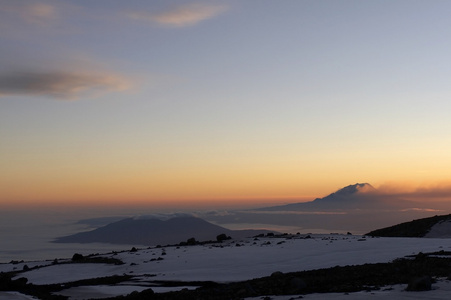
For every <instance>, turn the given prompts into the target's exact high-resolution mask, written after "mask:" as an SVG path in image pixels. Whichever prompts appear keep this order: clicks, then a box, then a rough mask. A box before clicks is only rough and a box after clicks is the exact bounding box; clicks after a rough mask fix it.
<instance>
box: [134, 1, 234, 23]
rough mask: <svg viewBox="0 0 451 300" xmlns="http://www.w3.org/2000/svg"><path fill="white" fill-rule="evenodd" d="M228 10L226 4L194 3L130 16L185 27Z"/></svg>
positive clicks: (135, 13)
mask: <svg viewBox="0 0 451 300" xmlns="http://www.w3.org/2000/svg"><path fill="white" fill-rule="evenodd" d="M226 10H227V7H226V6H225V5H214V4H200V3H192V4H187V5H180V6H177V7H174V8H173V9H170V10H167V11H164V12H161V13H157V14H153V13H148V12H131V13H129V14H128V16H129V17H130V18H132V19H135V20H142V21H151V22H155V23H158V24H160V25H163V26H171V27H185V26H191V25H195V24H197V23H199V22H201V21H204V20H207V19H210V18H213V17H215V16H217V15H219V14H221V13H223V12H224V11H226Z"/></svg>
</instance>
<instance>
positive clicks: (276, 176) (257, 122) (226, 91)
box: [0, 0, 451, 204]
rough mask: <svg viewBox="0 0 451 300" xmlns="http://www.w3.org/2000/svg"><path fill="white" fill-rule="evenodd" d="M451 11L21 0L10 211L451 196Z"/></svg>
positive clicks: (6, 97)
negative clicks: (374, 191)
mask: <svg viewBox="0 0 451 300" xmlns="http://www.w3.org/2000/svg"><path fill="white" fill-rule="evenodd" d="M450 8H451V4H450V3H449V2H448V1H336V0H335V1H284V2H279V1H193V2H191V1H149V2H147V1H25V0H24V1H4V2H2V3H1V4H0V32H1V33H0V42H1V44H2V49H1V51H0V65H1V66H2V68H1V70H0V139H1V141H2V142H1V145H0V164H1V166H2V170H3V171H2V172H1V174H0V179H1V180H0V182H1V183H0V187H1V188H2V190H3V191H4V193H2V194H3V195H2V196H1V198H0V201H1V202H4V203H6V202H10V201H14V202H17V203H30V202H33V203H40V202H43V201H50V202H71V201H72V202H73V201H88V202H92V201H99V202H101V203H104V202H108V203H116V202H121V201H125V200H126V199H128V200H130V201H135V202H146V203H160V204H161V202H163V203H166V202H165V201H174V203H176V201H194V200H199V201H201V200H202V201H223V200H225V199H227V200H230V199H260V200H261V199H265V198H270V199H282V200H283V201H286V200H284V199H292V198H298V199H301V198H303V197H307V198H308V197H316V196H323V195H325V194H328V193H329V192H332V191H334V190H336V189H338V188H340V187H342V186H346V185H348V184H352V183H355V182H370V183H372V184H373V185H375V186H381V185H387V184H395V185H399V184H404V185H409V186H411V185H412V184H414V185H417V186H418V185H428V186H431V185H443V184H447V183H448V182H449V180H450V179H451V178H450V174H449V169H450V167H451V159H450V158H449V150H451V140H450V139H449V134H448V133H449V132H450V129H451V121H449V117H448V114H449V113H448V112H449V111H451V104H450V103H451V102H450V101H449V100H448V99H449V96H450V93H451V89H450V87H449V84H448V80H449V78H450V75H451V61H450V60H449V58H448V57H449V53H451V49H450V48H451V44H450V41H451V39H450V32H449V28H450V25H451V20H450V19H449V16H448V14H449V11H450ZM282 200H281V201H282ZM236 201H242V200H236ZM170 203H172V202H170Z"/></svg>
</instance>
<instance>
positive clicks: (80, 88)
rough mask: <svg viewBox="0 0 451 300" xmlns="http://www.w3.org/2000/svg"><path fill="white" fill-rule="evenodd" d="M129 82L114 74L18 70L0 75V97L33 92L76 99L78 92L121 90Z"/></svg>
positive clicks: (90, 92) (127, 85)
mask: <svg viewBox="0 0 451 300" xmlns="http://www.w3.org/2000/svg"><path fill="white" fill-rule="evenodd" d="M129 87H130V84H129V82H128V81H127V80H126V79H125V78H123V77H121V76H119V75H115V74H109V73H77V72H66V71H47V72H36V71H19V72H17V71H16V72H9V73H5V74H0V96H7V95H35V96H50V97H53V98H59V99H76V98H78V97H79V96H80V95H82V94H85V93H88V94H92V93H98V92H105V91H122V90H125V89H127V88H129Z"/></svg>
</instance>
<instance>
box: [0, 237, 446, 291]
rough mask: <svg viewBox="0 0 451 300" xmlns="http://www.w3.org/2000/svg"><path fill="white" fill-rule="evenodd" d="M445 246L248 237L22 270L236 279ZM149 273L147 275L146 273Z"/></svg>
mask: <svg viewBox="0 0 451 300" xmlns="http://www.w3.org/2000/svg"><path fill="white" fill-rule="evenodd" d="M450 249H451V242H450V241H449V240H447V239H421V238H361V237H357V236H345V235H328V236H322V235H317V236H313V238H310V239H303V238H300V237H295V238H293V239H286V238H259V239H258V240H254V239H252V238H250V239H246V240H243V241H239V242H230V243H225V244H213V245H203V246H201V245H198V246H184V247H163V248H151V249H142V250H139V251H137V252H123V253H118V254H104V255H100V256H104V257H114V258H118V259H121V260H122V261H123V262H124V264H123V265H106V264H56V265H51V264H50V263H49V262H46V263H43V264H47V265H48V266H46V267H43V268H40V269H36V270H31V271H28V272H24V273H21V274H19V275H18V277H26V278H27V279H28V281H29V283H33V284H51V283H64V282H70V281H75V280H81V279H89V278H96V277H103V276H111V275H123V274H128V275H132V276H134V277H135V278H136V279H140V280H183V281H197V280H199V281H207V280H212V281H218V282H228V281H241V280H246V279H252V278H257V277H263V276H268V275H270V274H271V273H272V272H275V271H281V272H293V271H302V270H312V269H319V268H328V267H333V266H337V265H340V266H344V265H358V264H365V263H376V262H388V261H391V260H393V259H396V258H399V257H404V256H406V255H411V254H416V253H418V252H432V251H439V250H445V251H448V250H450ZM12 268H16V269H19V270H20V269H21V268H23V264H16V265H11V264H5V265H0V271H9V270H12ZM150 275H152V277H150Z"/></svg>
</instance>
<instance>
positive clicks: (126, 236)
mask: <svg viewBox="0 0 451 300" xmlns="http://www.w3.org/2000/svg"><path fill="white" fill-rule="evenodd" d="M266 232H268V231H266V230H230V229H227V228H224V227H221V226H218V225H214V224H212V223H209V222H207V221H205V220H203V219H200V218H195V217H176V218H172V219H169V220H165V221H162V220H159V219H134V218H127V219H123V220H120V221H117V222H114V223H111V224H108V225H106V226H103V227H100V228H97V229H94V230H92V231H88V232H80V233H76V234H73V235H69V236H65V237H60V238H57V239H56V240H55V241H54V242H56V243H110V244H130V245H131V244H139V245H146V246H150V245H168V244H177V243H179V242H183V241H187V239H190V238H195V239H196V240H197V241H206V240H216V236H218V235H219V234H226V235H227V236H231V237H232V238H243V237H248V236H253V235H257V234H260V233H266Z"/></svg>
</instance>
